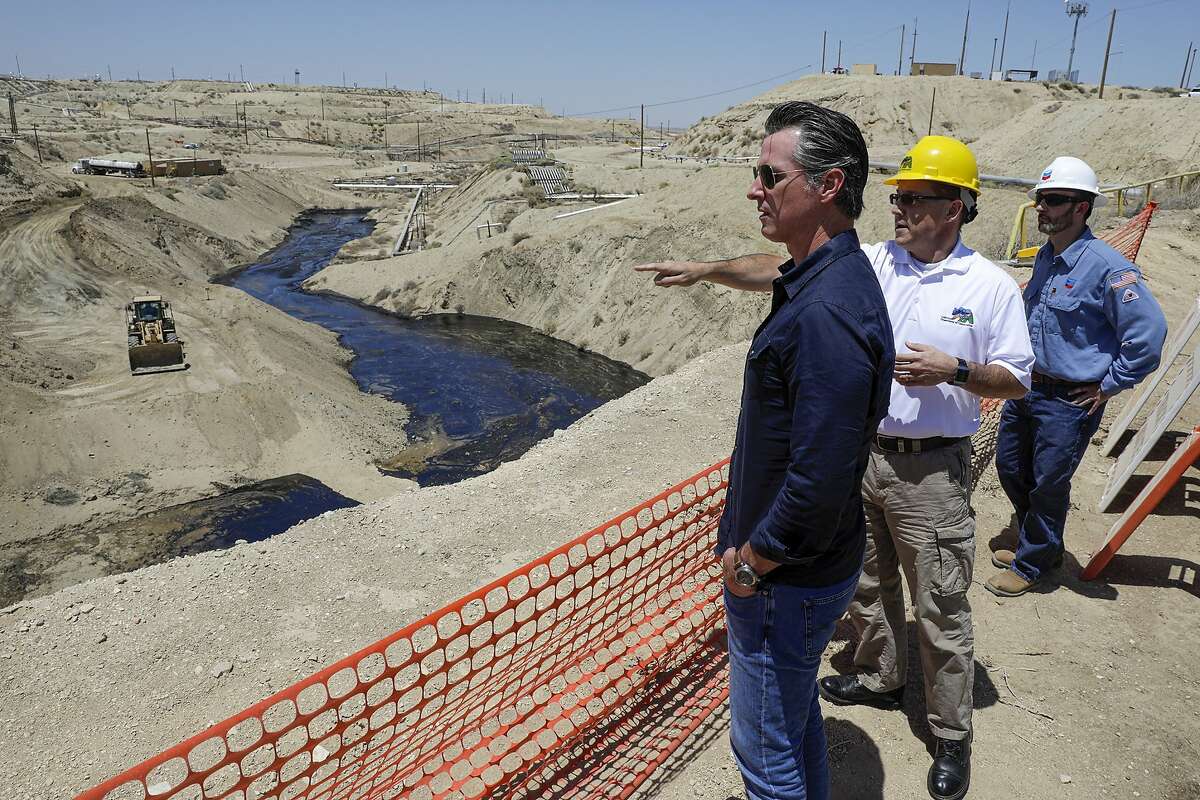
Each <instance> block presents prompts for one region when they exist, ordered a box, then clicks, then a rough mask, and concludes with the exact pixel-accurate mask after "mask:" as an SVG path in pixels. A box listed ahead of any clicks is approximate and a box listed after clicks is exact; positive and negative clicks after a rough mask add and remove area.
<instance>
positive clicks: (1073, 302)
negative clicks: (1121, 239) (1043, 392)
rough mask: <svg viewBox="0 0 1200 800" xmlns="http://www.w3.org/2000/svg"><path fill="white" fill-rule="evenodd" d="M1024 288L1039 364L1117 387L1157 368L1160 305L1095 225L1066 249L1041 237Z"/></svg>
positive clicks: (1058, 374)
mask: <svg viewBox="0 0 1200 800" xmlns="http://www.w3.org/2000/svg"><path fill="white" fill-rule="evenodd" d="M1023 296H1024V298H1025V316H1026V317H1027V318H1028V320H1029V341H1030V343H1032V344H1033V355H1034V362H1035V363H1034V370H1035V371H1037V372H1040V373H1041V374H1043V375H1048V376H1049V377H1051V378H1058V379H1059V380H1064V381H1075V382H1078V383H1099V384H1100V391H1102V392H1104V393H1105V394H1106V395H1114V394H1116V393H1117V392H1120V391H1123V390H1125V389H1129V388H1130V387H1132V386H1135V385H1137V383H1138V382H1139V381H1141V380H1142V379H1143V378H1145V377H1146V376H1147V375H1149V374H1150V373H1151V372H1153V371H1154V370H1155V369H1157V368H1158V362H1159V359H1160V358H1161V357H1162V347H1163V340H1164V339H1165V338H1166V336H1167V321H1166V319H1165V318H1164V317H1163V313H1162V309H1161V308H1159V307H1158V301H1157V300H1155V299H1154V295H1152V294H1150V290H1149V289H1148V288H1147V287H1146V284H1145V282H1144V281H1143V280H1142V273H1141V271H1140V270H1139V269H1138V268H1137V267H1136V266H1135V265H1133V264H1131V263H1130V262H1129V260H1128V259H1126V258H1125V257H1124V256H1123V255H1121V254H1120V253H1118V252H1117V251H1116V250H1114V249H1113V248H1112V246H1110V245H1109V244H1108V243H1107V242H1103V241H1101V240H1099V239H1097V238H1096V237H1095V236H1094V235H1093V234H1092V231H1091V229H1090V228H1084V229H1083V233H1082V234H1081V235H1080V236H1079V238H1078V239H1076V240H1075V241H1074V242H1072V243H1071V244H1070V245H1069V246H1068V247H1067V249H1066V250H1063V252H1062V254H1061V255H1057V256H1056V255H1054V247H1053V245H1051V244H1050V243H1049V242H1047V243H1046V244H1045V245H1043V247H1042V249H1041V250H1039V251H1038V254H1037V260H1036V261H1034V264H1033V276H1032V277H1031V278H1030V279H1029V283H1028V284H1027V285H1026V286H1025V292H1024V295H1023Z"/></svg>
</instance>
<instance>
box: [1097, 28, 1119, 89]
mask: <svg viewBox="0 0 1200 800" xmlns="http://www.w3.org/2000/svg"><path fill="white" fill-rule="evenodd" d="M1116 24H1117V10H1116V9H1115V8H1114V9H1113V10H1112V16H1110V17H1109V18H1108V42H1107V43H1106V44H1105V45H1104V66H1103V67H1101V69H1100V93H1099V96H1100V99H1101V100H1103V99H1104V79H1105V78H1107V77H1108V56H1109V52H1110V51H1111V50H1112V35H1113V28H1114V27H1116Z"/></svg>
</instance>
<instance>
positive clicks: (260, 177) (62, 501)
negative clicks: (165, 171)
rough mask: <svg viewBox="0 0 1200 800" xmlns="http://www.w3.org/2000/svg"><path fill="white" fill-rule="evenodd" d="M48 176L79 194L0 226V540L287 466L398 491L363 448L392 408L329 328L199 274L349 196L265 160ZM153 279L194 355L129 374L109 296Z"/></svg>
mask: <svg viewBox="0 0 1200 800" xmlns="http://www.w3.org/2000/svg"><path fill="white" fill-rule="evenodd" d="M20 158H21V156H20V155H19V154H15V157H14V158H13V160H14V162H19V159H20ZM42 174H45V173H42ZM46 178H47V180H46V184H49V185H58V186H64V185H65V186H69V187H72V188H74V192H71V191H65V192H63V191H59V192H56V193H55V194H56V195H57V194H65V195H67V196H66V197H58V196H51V197H48V198H41V199H39V198H36V197H33V198H30V199H28V200H27V201H23V202H22V203H20V204H15V205H14V206H12V207H11V208H13V209H14V210H13V211H12V213H10V215H9V216H8V218H7V219H8V222H7V224H6V225H5V226H3V227H2V228H0V272H2V273H3V280H0V308H3V314H2V315H0V409H3V416H4V418H5V419H6V420H8V426H7V435H6V443H5V447H4V448H3V451H2V452H0V509H3V515H2V516H3V522H0V546H3V545H8V544H15V543H17V542H19V541H22V540H26V539H29V538H32V537H37V536H42V535H46V534H48V533H50V532H51V531H54V530H57V529H61V528H64V527H71V526H79V525H82V524H90V525H98V524H102V523H104V522H111V521H114V520H117V519H121V518H125V517H128V516H131V515H134V514H138V513H141V512H144V511H148V510H152V509H154V508H157V507H161V506H163V505H167V504H171V503H175V502H182V501H185V500H191V499H194V498H196V497H200V496H206V495H209V494H212V493H214V492H215V491H217V490H216V488H215V485H216V484H220V485H226V486H228V485H237V484H238V483H241V482H245V481H248V480H255V479H261V478H267V477H274V476H277V475H281V474H288V473H292V472H304V473H307V474H309V475H312V476H314V477H317V478H318V479H321V480H323V481H327V482H329V485H331V486H335V487H336V486H337V485H338V484H341V489H342V491H344V492H345V493H347V494H350V495H351V496H355V495H358V496H361V497H372V496H378V495H379V494H381V493H384V492H390V491H394V490H395V488H396V486H397V482H396V481H394V480H391V479H384V478H382V477H381V476H379V475H378V473H377V472H376V470H375V468H374V466H373V465H372V459H373V458H380V457H384V456H387V455H389V454H391V453H394V452H395V451H396V450H397V449H399V448H400V447H402V446H403V442H404V433H403V430H402V424H403V422H404V419H405V414H404V411H403V409H402V408H401V407H399V406H396V405H395V404H392V403H388V402H386V401H383V400H382V399H379V398H375V397H371V396H367V395H364V394H363V393H362V392H360V391H359V389H358V387H357V386H356V385H355V384H354V382H353V380H351V379H350V377H349V375H348V374H347V373H346V371H345V366H346V364H347V354H346V353H345V352H344V351H342V350H341V349H340V348H339V347H338V346H337V344H336V342H335V340H334V337H333V336H332V334H329V333H328V332H326V331H323V330H321V329H318V328H315V327H313V326H310V325H307V324H303V323H300V322H297V321H296V320H293V319H291V318H290V317H288V316H286V315H284V314H282V313H280V312H277V311H275V310H274V309H272V308H270V307H268V306H265V305H264V304H262V303H259V302H258V301H255V300H253V299H252V298H250V297H249V296H247V295H246V294H244V293H242V292H240V291H238V290H235V289H231V288H228V287H224V286H216V285H210V283H209V280H210V279H211V278H212V277H214V276H216V275H218V274H221V273H224V272H226V271H227V270H229V269H231V268H233V267H235V266H237V265H239V264H242V263H246V262H247V261H250V260H252V259H253V258H254V257H255V256H256V255H257V254H258V253H259V252H261V251H263V250H265V249H268V248H269V247H270V246H272V245H273V244H274V243H275V242H277V241H278V240H279V239H280V238H282V236H283V233H284V230H285V228H286V227H287V226H288V225H289V224H290V223H291V221H292V219H293V218H294V216H295V215H296V214H297V213H298V212H299V211H300V210H302V209H303V208H305V207H308V206H311V205H322V204H331V203H332V204H343V205H354V203H353V202H349V203H348V202H347V199H348V198H345V197H337V196H335V195H332V194H329V193H326V192H325V191H324V189H322V188H320V187H319V186H315V185H313V184H311V182H307V183H306V182H305V181H303V180H294V179H291V178H288V177H286V176H268V175H266V174H261V173H260V174H253V173H251V174H238V175H235V174H229V175H224V176H218V177H212V178H203V179H189V180H187V181H183V182H176V183H174V184H172V185H169V186H162V185H160V187H159V188H158V189H157V190H155V189H147V188H142V187H137V186H133V185H131V184H127V183H124V182H122V181H120V179H113V178H87V179H83V180H81V181H77V182H76V181H70V179H67V178H58V177H56V176H53V175H49V176H46ZM15 183H16V182H15V181H14V182H12V183H9V184H8V185H9V186H13V185H14V184H15ZM349 199H350V200H352V198H349ZM146 292H151V293H161V294H163V295H164V296H166V297H167V298H168V299H169V300H170V301H171V302H172V304H173V307H174V309H175V312H176V319H177V322H178V325H179V330H180V332H181V335H182V338H183V339H184V340H185V342H186V352H187V357H188V360H189V363H190V364H191V365H192V367H191V369H189V370H188V371H186V372H175V373H167V374H162V375H154V376H138V377H135V376H131V375H130V374H129V367H128V362H127V358H126V353H125V347H126V345H125V335H124V328H123V326H124V315H123V312H122V308H123V306H124V304H125V303H127V302H129V299H130V298H131V297H132V296H133V295H135V294H143V293H146Z"/></svg>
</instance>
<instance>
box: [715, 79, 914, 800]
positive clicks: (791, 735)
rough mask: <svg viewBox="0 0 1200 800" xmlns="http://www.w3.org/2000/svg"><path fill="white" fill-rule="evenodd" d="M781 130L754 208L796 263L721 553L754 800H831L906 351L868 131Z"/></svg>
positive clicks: (729, 502) (776, 128)
mask: <svg viewBox="0 0 1200 800" xmlns="http://www.w3.org/2000/svg"><path fill="white" fill-rule="evenodd" d="M766 132H767V134H768V135H767V138H766V139H765V140H764V141H763V145H762V155H761V157H760V158H759V161H758V165H757V166H756V167H755V179H754V182H753V183H752V184H751V186H750V191H749V193H748V195H747V196H748V197H749V199H751V200H752V201H754V203H755V204H756V205H757V207H758V210H759V221H760V223H761V225H762V234H763V236H764V237H766V238H767V239H769V240H771V241H773V242H779V243H782V244H784V245H786V247H787V249H788V253H789V254H790V255H791V259H789V260H788V261H787V262H786V263H785V264H783V266H781V267H780V268H779V276H778V277H777V278H775V280H774V284H773V287H772V290H773V296H772V302H771V312H770V314H769V315H768V316H767V318H766V319H765V320H764V321H763V323H762V325H760V326H759V328H758V331H757V332H756V333H755V335H754V339H753V342H752V343H751V346H750V352H749V354H748V355H747V357H746V368H745V377H744V385H743V390H742V408H741V414H740V417H739V419H738V430H737V440H736V445H735V448H734V454H733V460H732V463H731V465H730V478H729V491H728V495H727V499H726V506H725V513H724V514H723V516H722V518H721V524H720V533H719V544H718V547H717V553H718V554H719V555H720V557H721V564H722V571H723V575H724V578H725V605H726V624H727V631H728V638H729V662H730V676H729V683H730V686H729V703H730V709H731V716H732V725H731V733H730V738H731V741H732V744H733V751H734V755H735V757H736V759H737V762H738V766H739V767H740V769H741V772H742V777H743V780H744V782H745V786H746V791H747V794H748V795H749V797H750V798H751V799H752V800H757V799H758V798H780V797H789V798H790V797H807V798H826V797H828V794H829V768H828V763H827V754H826V742H825V733H824V725H823V722H822V719H821V711H820V706H819V704H818V700H817V696H818V695H817V691H816V676H817V668H818V667H819V665H820V659H821V653H822V651H824V649H825V646H826V645H827V644H828V643H829V640H830V638H831V637H832V635H833V631H834V626H835V624H836V622H837V620H838V619H839V618H840V617H841V616H842V614H843V613H844V612H845V610H846V607H847V606H848V605H849V603H850V601H851V599H852V598H853V596H854V590H855V586H856V585H857V583H858V577H859V573H860V572H861V570H862V563H863V550H864V546H865V542H866V524H865V519H864V514H863V505H862V495H861V486H862V479H863V473H864V471H865V469H866V465H867V460H868V456H869V453H870V446H871V440H872V437H873V436H874V434H875V430H876V428H877V427H878V425H879V422H880V420H881V419H882V418H883V417H884V415H885V413H886V412H887V407H888V397H889V394H890V389H891V379H892V370H893V364H894V358H895V353H894V350H893V345H892V329H891V323H890V322H889V320H888V315H887V306H886V304H885V302H884V297H883V293H882V291H881V289H880V288H879V283H878V281H877V280H876V277H875V272H874V270H873V268H872V267H871V263H870V261H868V260H867V257H866V256H865V255H864V254H863V252H862V250H861V248H860V246H859V242H858V236H857V234H856V233H855V231H854V220H855V219H857V217H858V216H859V214H860V213H861V212H862V206H863V203H862V192H863V187H864V186H865V184H866V179H867V148H866V143H865V142H864V141H863V137H862V133H861V132H860V131H859V129H858V126H857V125H855V124H854V122H853V121H852V120H850V118H848V117H846V116H845V115H843V114H840V113H838V112H835V111H831V110H829V109H826V108H822V107H820V106H816V105H813V104H811V103H803V102H792V103H784V104H783V105H780V106H778V107H776V108H775V109H774V111H773V112H772V113H771V115H770V117H769V118H768V119H767V124H766Z"/></svg>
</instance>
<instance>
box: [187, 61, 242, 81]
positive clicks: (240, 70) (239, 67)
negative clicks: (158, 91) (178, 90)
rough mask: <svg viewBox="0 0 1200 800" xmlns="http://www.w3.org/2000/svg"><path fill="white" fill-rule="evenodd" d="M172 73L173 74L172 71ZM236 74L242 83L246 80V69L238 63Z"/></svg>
mask: <svg viewBox="0 0 1200 800" xmlns="http://www.w3.org/2000/svg"><path fill="white" fill-rule="evenodd" d="M172 74H174V73H172ZM238 75H239V76H240V77H241V79H242V83H245V82H246V69H245V67H243V66H242V65H241V64H238Z"/></svg>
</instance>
